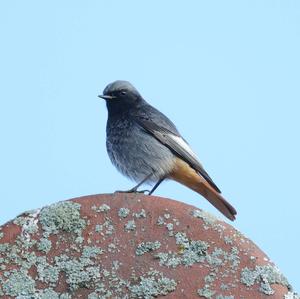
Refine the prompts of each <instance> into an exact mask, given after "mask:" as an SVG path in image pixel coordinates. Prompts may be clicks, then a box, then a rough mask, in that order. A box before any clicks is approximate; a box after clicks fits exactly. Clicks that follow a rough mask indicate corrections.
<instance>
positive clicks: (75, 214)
mask: <svg viewBox="0 0 300 299" xmlns="http://www.w3.org/2000/svg"><path fill="white" fill-rule="evenodd" d="M80 207H81V205H80V204H78V203H75V202H71V201H65V202H59V203H56V204H53V205H51V206H48V207H45V208H43V209H42V210H41V212H40V215H39V220H40V223H41V224H42V228H43V230H44V231H45V232H46V233H47V234H57V233H58V232H59V231H65V232H73V233H76V234H80V233H81V232H82V230H83V229H84V228H85V226H86V222H85V220H84V219H82V218H81V216H80Z"/></svg>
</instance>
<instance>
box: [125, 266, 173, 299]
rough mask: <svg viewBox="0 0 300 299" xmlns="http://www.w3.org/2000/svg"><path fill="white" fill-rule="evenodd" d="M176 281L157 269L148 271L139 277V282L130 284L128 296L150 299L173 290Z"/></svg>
mask: <svg viewBox="0 0 300 299" xmlns="http://www.w3.org/2000/svg"><path fill="white" fill-rule="evenodd" d="M176 286H177V283H176V281H175V280H174V279H170V278H167V277H165V276H164V275H163V274H162V273H160V272H158V271H150V272H148V273H147V275H145V276H142V277H141V278H140V282H139V283H138V284H135V285H130V286H129V290H130V292H131V293H130V295H131V297H130V298H144V299H152V298H155V297H158V296H159V295H168V294H169V293H171V292H173V291H175V289H176Z"/></svg>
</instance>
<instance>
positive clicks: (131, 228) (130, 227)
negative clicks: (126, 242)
mask: <svg viewBox="0 0 300 299" xmlns="http://www.w3.org/2000/svg"><path fill="white" fill-rule="evenodd" d="M124 228H125V230H126V231H134V230H135V229H136V224H135V221H134V220H129V221H128V222H127V223H126V224H125V226H124Z"/></svg>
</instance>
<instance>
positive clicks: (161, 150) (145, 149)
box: [106, 130, 175, 182]
mask: <svg viewBox="0 0 300 299" xmlns="http://www.w3.org/2000/svg"><path fill="white" fill-rule="evenodd" d="M106 147H107V152H108V155H109V157H110V159H111V161H112V163H113V164H114V165H115V166H116V168H117V169H118V170H119V171H120V172H121V173H122V174H124V175H126V176H128V177H129V178H131V179H133V180H135V181H137V182H139V181H141V180H143V179H144V178H145V177H146V176H148V175H149V174H151V173H152V174H153V175H152V177H151V178H150V179H149V181H156V180H158V179H160V178H162V177H164V176H165V175H167V174H168V173H170V172H171V171H172V169H173V167H174V161H175V159H174V155H173V154H172V152H171V151H170V150H169V149H168V148H167V147H165V146H164V145H163V144H161V143H160V142H159V141H157V140H156V139H155V138H154V137H152V136H150V135H148V134H146V133H145V132H141V131H131V130H126V133H125V134H124V132H123V133H122V134H113V136H112V134H110V136H108V138H107V141H106Z"/></svg>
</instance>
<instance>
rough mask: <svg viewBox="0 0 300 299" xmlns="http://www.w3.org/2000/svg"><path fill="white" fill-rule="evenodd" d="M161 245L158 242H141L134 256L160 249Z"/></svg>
mask: <svg viewBox="0 0 300 299" xmlns="http://www.w3.org/2000/svg"><path fill="white" fill-rule="evenodd" d="M160 246H161V244H160V242H159V241H155V242H142V243H141V244H139V245H138V246H137V248H136V251H135V254H136V255H143V254H145V253H146V252H149V251H153V250H156V249H158V248H160Z"/></svg>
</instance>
